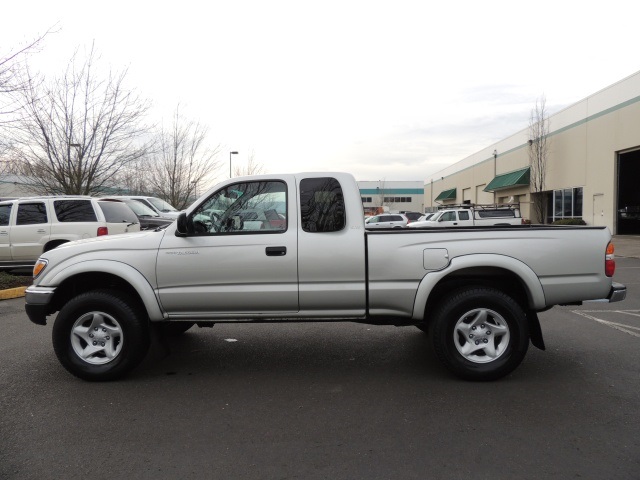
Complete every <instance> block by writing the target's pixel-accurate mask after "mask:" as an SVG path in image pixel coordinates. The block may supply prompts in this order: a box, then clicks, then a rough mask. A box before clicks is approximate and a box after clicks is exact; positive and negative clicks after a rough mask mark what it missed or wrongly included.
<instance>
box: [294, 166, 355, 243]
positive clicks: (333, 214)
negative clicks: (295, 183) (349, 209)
mask: <svg viewBox="0 0 640 480" xmlns="http://www.w3.org/2000/svg"><path fill="white" fill-rule="evenodd" d="M300 216H301V219H302V230H304V231H305V232H337V231H340V230H342V229H343V228H344V227H345V225H346V218H345V206H344V196H343V194H342V188H341V187H340V183H338V181H337V180H336V179H335V178H331V177H321V178H305V179H303V180H301V181H300Z"/></svg>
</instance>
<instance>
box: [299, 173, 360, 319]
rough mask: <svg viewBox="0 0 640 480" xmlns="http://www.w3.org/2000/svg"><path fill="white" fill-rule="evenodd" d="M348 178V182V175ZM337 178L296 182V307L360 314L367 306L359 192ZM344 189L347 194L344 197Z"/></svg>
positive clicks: (319, 312)
mask: <svg viewBox="0 0 640 480" xmlns="http://www.w3.org/2000/svg"><path fill="white" fill-rule="evenodd" d="M351 181H353V180H352V179H351ZM347 182H348V180H347V179H346V178H345V187H344V188H345V190H344V191H343V188H342V186H341V185H340V182H339V181H338V179H337V178H333V177H322V176H316V177H312V176H311V175H310V176H309V177H306V178H301V179H300V180H299V185H298V191H299V193H298V197H299V205H300V207H299V209H300V213H299V214H300V228H299V234H298V236H299V246H298V248H299V253H298V271H299V278H300V311H301V312H304V314H305V315H308V316H317V317H318V318H323V317H335V316H338V315H340V316H345V317H360V316H362V315H364V314H365V309H366V284H365V265H366V259H365V238H364V232H363V229H362V203H361V201H360V198H359V197H360V196H359V192H357V193H356V192H354V191H350V190H348V189H349V188H354V187H355V182H353V187H351V182H349V183H348V184H347ZM345 192H347V193H348V194H350V195H351V197H349V198H347V199H346V200H345Z"/></svg>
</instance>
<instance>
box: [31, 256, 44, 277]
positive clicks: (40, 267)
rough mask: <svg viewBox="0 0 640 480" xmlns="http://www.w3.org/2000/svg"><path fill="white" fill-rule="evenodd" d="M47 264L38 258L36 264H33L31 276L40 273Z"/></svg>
mask: <svg viewBox="0 0 640 480" xmlns="http://www.w3.org/2000/svg"><path fill="white" fill-rule="evenodd" d="M46 266H47V261H46V260H40V259H39V260H38V261H37V262H36V264H35V265H34V266H33V278H36V277H37V276H38V275H40V274H41V273H42V271H43V270H44V267H46Z"/></svg>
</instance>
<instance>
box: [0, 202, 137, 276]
mask: <svg viewBox="0 0 640 480" xmlns="http://www.w3.org/2000/svg"><path fill="white" fill-rule="evenodd" d="M137 231H140V224H139V222H138V217H136V215H135V214H134V213H133V211H132V210H131V209H130V208H129V207H128V206H127V205H126V204H124V203H122V202H110V201H104V200H100V199H97V198H92V197H86V196H50V197H26V198H17V199H14V200H8V201H4V202H0V268H2V269H11V268H20V267H30V266H32V265H33V264H34V263H35V261H36V260H37V259H38V257H39V256H40V255H42V253H43V252H47V251H49V250H51V249H53V248H55V247H57V246H59V245H61V244H63V243H66V242H70V241H73V240H80V239H83V238H90V237H98V236H102V235H109V234H111V235H113V234H117V233H128V232H137Z"/></svg>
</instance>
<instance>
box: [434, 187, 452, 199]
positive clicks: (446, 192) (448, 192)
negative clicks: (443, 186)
mask: <svg viewBox="0 0 640 480" xmlns="http://www.w3.org/2000/svg"><path fill="white" fill-rule="evenodd" d="M455 199H456V189H455V188H451V189H449V190H443V191H442V192H440V195H438V196H437V197H436V199H435V200H434V201H436V202H437V201H439V200H455Z"/></svg>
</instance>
